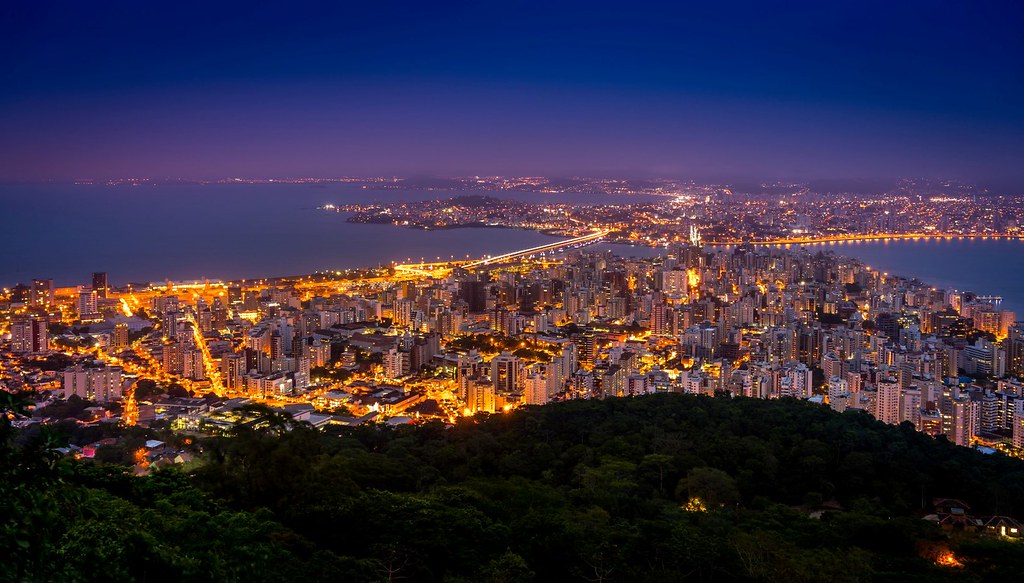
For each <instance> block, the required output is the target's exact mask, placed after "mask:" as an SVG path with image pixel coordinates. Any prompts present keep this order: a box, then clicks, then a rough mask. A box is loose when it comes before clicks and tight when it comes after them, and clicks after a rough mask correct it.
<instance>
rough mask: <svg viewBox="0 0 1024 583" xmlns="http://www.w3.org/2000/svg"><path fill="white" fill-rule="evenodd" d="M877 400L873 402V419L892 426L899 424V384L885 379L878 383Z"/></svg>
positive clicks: (890, 379)
mask: <svg viewBox="0 0 1024 583" xmlns="http://www.w3.org/2000/svg"><path fill="white" fill-rule="evenodd" d="M877 386H878V400H877V401H876V402H875V407H876V410H875V418H876V419H878V420H879V421H881V422H883V423H891V424H893V425H896V424H899V422H900V383H899V381H897V380H896V379H893V378H891V377H890V378H887V379H884V380H879V381H878V384H877Z"/></svg>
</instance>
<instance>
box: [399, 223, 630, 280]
mask: <svg viewBox="0 0 1024 583" xmlns="http://www.w3.org/2000/svg"><path fill="white" fill-rule="evenodd" d="M610 232H611V231H610V230H602V231H597V232H595V233H590V234H589V235H583V236H582V237H574V238H572V239H564V240H561V241H555V242H553V243H548V244H546V245H538V246H537V247H530V248H529V249H521V250H519V251H512V252H511V253H504V254H502V255H495V256H493V257H492V256H488V257H484V258H482V259H467V260H462V261H442V262H436V263H401V264H398V265H395V274H396V275H411V276H419V277H441V276H443V275H444V274H445V273H447V272H448V271H450V270H451V269H453V268H455V267H463V268H465V269H473V268H474V267H483V266H486V265H494V264H497V263H504V262H506V261H514V260H516V259H524V258H526V257H531V256H533V255H540V254H542V253H547V252H550V251H558V250H559V249H566V248H569V247H578V246H583V245H589V244H591V243H596V242H597V241H600V240H601V239H603V238H605V237H606V236H607V235H608V233H610Z"/></svg>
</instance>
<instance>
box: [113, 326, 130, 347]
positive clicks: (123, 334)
mask: <svg viewBox="0 0 1024 583" xmlns="http://www.w3.org/2000/svg"><path fill="white" fill-rule="evenodd" d="M125 348H128V324H127V323H126V322H118V323H117V324H114V349H115V350H122V349H125Z"/></svg>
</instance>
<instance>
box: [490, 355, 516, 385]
mask: <svg viewBox="0 0 1024 583" xmlns="http://www.w3.org/2000/svg"><path fill="white" fill-rule="evenodd" d="M522 373H523V363H522V361H520V360H519V357H517V356H513V355H512V354H511V353H509V352H502V353H501V354H499V355H498V356H495V357H494V358H493V359H491V383H493V385H494V392H495V393H498V394H508V393H513V392H515V390H516V389H517V388H518V387H519V382H520V379H521V378H522Z"/></svg>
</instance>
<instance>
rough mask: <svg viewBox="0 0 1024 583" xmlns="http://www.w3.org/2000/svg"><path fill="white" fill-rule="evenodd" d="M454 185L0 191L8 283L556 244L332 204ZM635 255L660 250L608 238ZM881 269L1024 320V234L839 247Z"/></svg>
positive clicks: (252, 273)
mask: <svg viewBox="0 0 1024 583" xmlns="http://www.w3.org/2000/svg"><path fill="white" fill-rule="evenodd" d="M455 194H465V193H452V192H449V191H438V190H431V191H404V190H371V189H362V188H359V187H354V186H352V185H346V184H329V185H325V186H313V185H288V184H275V185H237V184H225V185H208V186H200V185H174V186H139V187H132V186H117V187H106V186H82V185H68V184H63V185H60V184H33V185H3V186H0V285H3V286H11V285H13V284H15V283H18V282H28V281H30V280H31V279H32V278H53V279H54V280H55V281H56V283H57V284H58V285H77V284H87V283H88V282H89V281H90V277H91V274H92V272H94V271H106V272H108V273H109V276H110V280H111V282H112V283H113V284H115V285H123V284H125V283H128V282H145V281H161V280H165V279H171V280H180V279H200V278H203V277H207V278H210V279H224V280H228V279H239V278H255V277H264V276H282V275H298V274H305V273H310V272H313V271H316V270H323V269H344V268H351V267H360V266H367V265H376V264H380V263H383V264H387V263H390V262H392V261H404V260H407V259H420V258H423V259H427V260H430V259H436V258H439V257H441V258H449V257H465V256H466V255H470V256H472V257H481V256H484V255H488V254H490V255H495V254H499V253H504V252H508V251H513V250H516V249H523V248H526V247H532V246H535V245H540V244H543V243H547V242H550V241H551V240H552V239H551V237H548V236H546V235H542V234H540V233H536V232H532V231H524V230H517V229H453V230H446V231H417V230H413V229H402V228H398V227H393V226H390V225H360V224H353V223H347V222H345V217H344V215H343V214H340V213H329V212H323V211H318V210H316V207H317V206H320V205H323V204H325V203H334V204H345V203H352V202H387V201H414V200H426V199H434V198H444V197H447V196H452V195H455ZM481 194H490V195H492V196H497V197H503V198H514V199H518V200H524V201H552V202H556V201H557V202H571V203H587V204H593V203H606V204H624V203H629V202H638V201H640V200H644V201H646V200H651V198H650V197H641V198H635V197H624V196H595V195H589V194H568V195H548V194H532V193H521V192H499V193H481ZM592 248H593V249H609V250H612V251H613V252H615V253H617V254H619V255H623V256H637V257H650V256H653V255H656V254H658V253H660V252H661V250H659V249H650V248H645V247H631V246H628V245H608V244H600V245H596V246H594V247H592ZM823 248H825V249H830V250H833V251H835V252H836V253H840V254H845V255H850V256H853V257H857V258H859V259H861V260H863V261H865V262H866V263H867V264H868V265H870V266H872V267H874V268H876V269H880V270H883V271H887V272H890V273H896V274H899V275H903V276H908V277H918V278H920V279H921V280H922V281H924V282H926V283H929V284H932V285H936V286H941V287H951V288H956V289H960V290H969V291H974V292H977V293H980V294H986V295H1000V296H1002V297H1003V298H1004V302H1003V305H1004V306H1005V307H1007V308H1009V309H1013V310H1015V311H1017V313H1018V314H1021V317H1022V318H1024V242H1021V241H1005V240H951V241H946V240H932V241H889V242H884V241H871V242H863V243H847V244H834V245H826V246H824V247H823Z"/></svg>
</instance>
